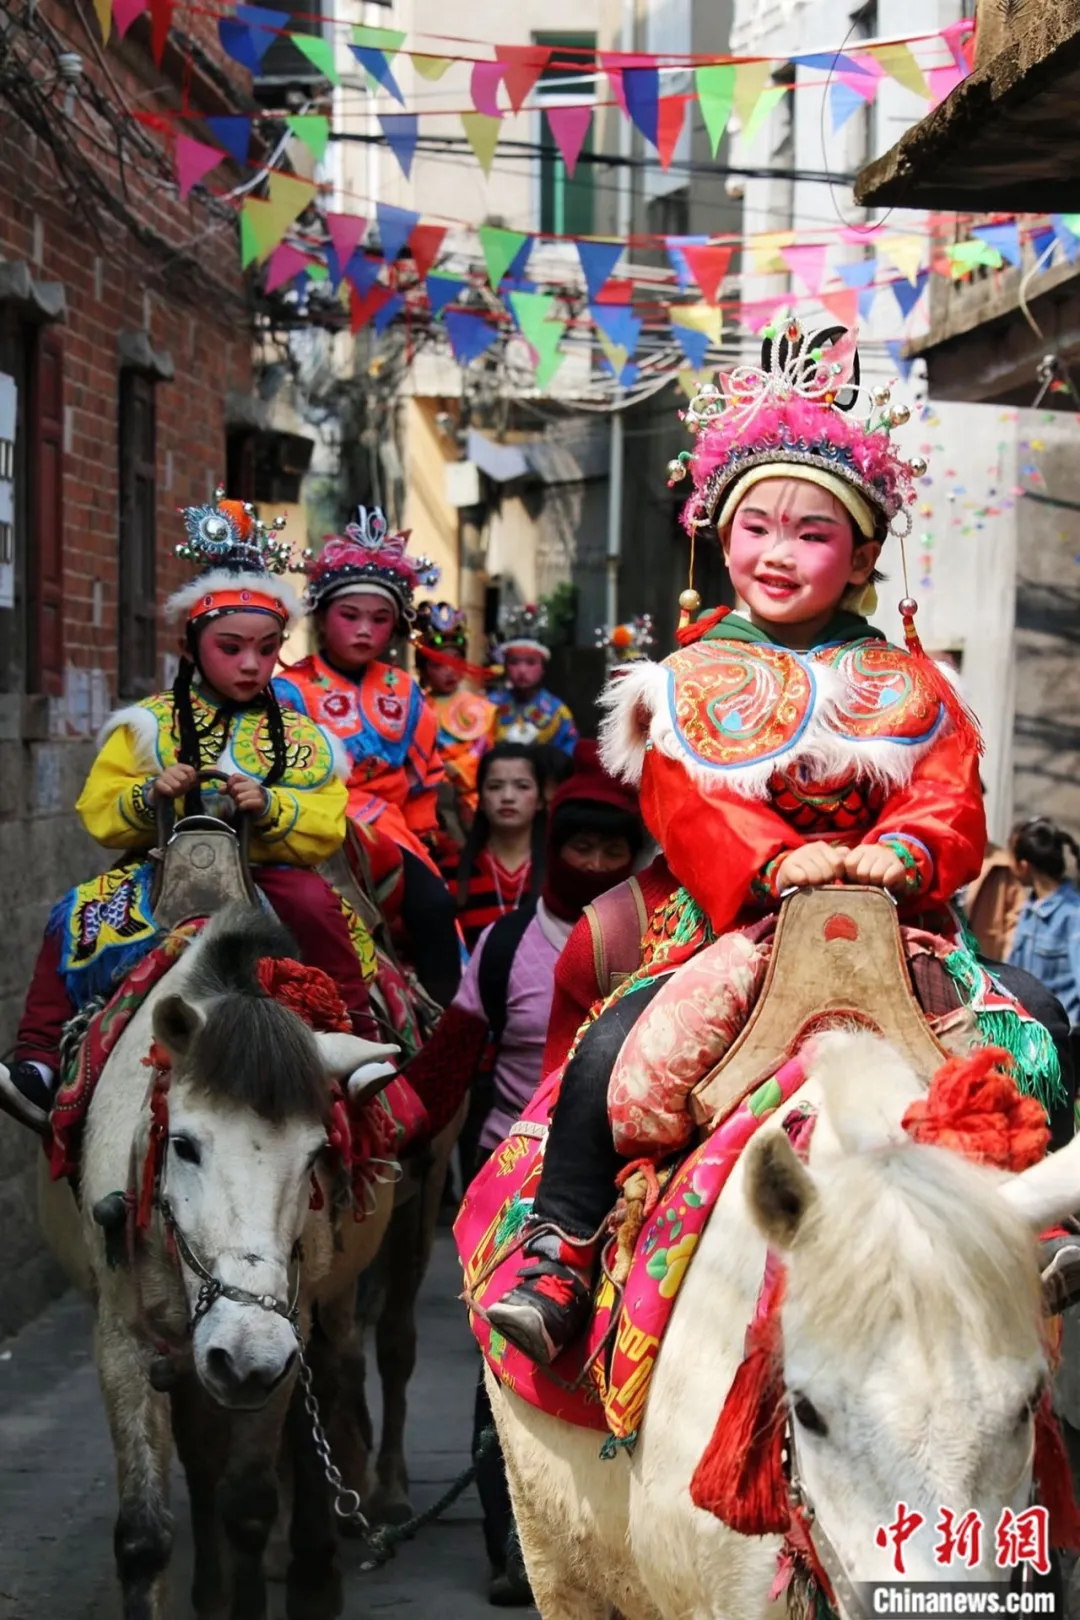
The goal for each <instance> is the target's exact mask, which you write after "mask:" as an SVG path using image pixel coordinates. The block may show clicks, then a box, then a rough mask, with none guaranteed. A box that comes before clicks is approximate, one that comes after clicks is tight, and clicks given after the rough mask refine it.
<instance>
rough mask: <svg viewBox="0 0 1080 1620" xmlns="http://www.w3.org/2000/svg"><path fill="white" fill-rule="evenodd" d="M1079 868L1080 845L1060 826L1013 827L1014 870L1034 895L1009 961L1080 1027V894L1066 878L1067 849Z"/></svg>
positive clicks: (1037, 822) (1042, 820) (1038, 821)
mask: <svg viewBox="0 0 1080 1620" xmlns="http://www.w3.org/2000/svg"><path fill="white" fill-rule="evenodd" d="M1066 849H1069V850H1070V851H1071V852H1072V857H1073V860H1074V861H1075V862H1076V864H1077V867H1078V868H1080V847H1078V846H1077V844H1076V840H1075V839H1074V838H1072V837H1071V836H1070V835H1069V834H1068V833H1067V832H1065V831H1064V830H1063V829H1062V828H1061V827H1057V826H1055V825H1054V823H1053V822H1052V821H1048V820H1047V819H1046V817H1045V816H1037V817H1036V818H1035V819H1034V820H1032V821H1022V822H1021V823H1020V824H1019V825H1018V826H1017V827H1014V828H1013V832H1012V836H1011V838H1010V839H1009V855H1010V859H1011V861H1012V868H1013V871H1014V872H1015V873H1016V875H1017V877H1018V878H1019V879H1020V881H1021V883H1023V884H1024V886H1025V888H1030V890H1031V892H1030V894H1029V895H1028V897H1027V899H1026V900H1025V901H1024V906H1023V909H1022V911H1021V912H1020V917H1019V920H1018V922H1017V924H1016V933H1015V935H1014V936H1013V945H1012V950H1011V951H1010V952H1009V962H1010V964H1011V965H1012V966H1015V967H1022V968H1026V969H1027V971H1028V972H1029V973H1033V974H1034V975H1035V977H1036V978H1037V979H1041V980H1042V982H1043V984H1044V985H1045V986H1046V988H1047V989H1048V990H1052V991H1053V993H1054V995H1055V996H1057V998H1058V1000H1059V1001H1060V1002H1061V1003H1062V1004H1063V1006H1064V1007H1065V1010H1066V1012H1067V1013H1068V1015H1069V1023H1070V1024H1072V1025H1074V1026H1075V1025H1078V1024H1080V890H1078V889H1077V888H1076V885H1075V884H1074V883H1072V882H1071V881H1070V880H1069V879H1068V878H1067V877H1066V876H1065V851H1066Z"/></svg>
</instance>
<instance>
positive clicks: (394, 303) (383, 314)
mask: <svg viewBox="0 0 1080 1620" xmlns="http://www.w3.org/2000/svg"><path fill="white" fill-rule="evenodd" d="M404 308H405V300H404V298H402V296H401V294H400V293H397V292H396V293H394V294H393V295H392V296H391V297H390V298H388V299H387V300H386V303H385V304H381V305H380V306H379V308H378V309H377V310H376V311H375V313H374V315H373V316H372V317H371V324H372V326H373V327H374V328H375V330H376V332H385V331H386V328H387V327H388V326H389V325H390V322H391V321H392V320H393V318H394V316H395V315H396V314H397V313H398V311H399V310H402V309H404Z"/></svg>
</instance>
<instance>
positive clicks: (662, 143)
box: [656, 96, 686, 169]
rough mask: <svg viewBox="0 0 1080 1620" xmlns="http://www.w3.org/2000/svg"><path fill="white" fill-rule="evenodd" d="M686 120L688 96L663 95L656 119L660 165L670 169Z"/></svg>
mask: <svg viewBox="0 0 1080 1620" xmlns="http://www.w3.org/2000/svg"><path fill="white" fill-rule="evenodd" d="M685 122H686V97H685V96H661V97H660V111H659V113H658V115H657V120H656V150H657V152H658V153H659V155H660V167H661V168H662V169H669V168H670V167H671V160H672V158H673V157H674V156H675V148H676V147H677V146H678V144H679V136H680V135H681V134H682V132H683V124H684V123H685Z"/></svg>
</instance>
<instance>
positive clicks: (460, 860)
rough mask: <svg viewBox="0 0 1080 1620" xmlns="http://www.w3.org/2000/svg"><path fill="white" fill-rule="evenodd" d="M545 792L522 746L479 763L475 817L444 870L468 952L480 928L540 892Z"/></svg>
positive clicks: (540, 772)
mask: <svg viewBox="0 0 1080 1620" xmlns="http://www.w3.org/2000/svg"><path fill="white" fill-rule="evenodd" d="M544 790H545V774H544V769H543V757H542V755H541V754H540V752H539V751H538V750H537V749H535V748H529V747H527V746H526V745H525V744H524V743H496V744H495V747H494V748H493V749H492V750H491V752H490V753H488V754H485V755H484V757H483V759H482V760H481V761H480V769H479V772H478V775H477V791H478V794H479V809H478V810H477V813H476V818H475V820H474V821H473V824H472V826H471V828H470V829H469V835H468V837H467V838H466V840H465V847H464V849H462V850H461V852H460V854H459V855H457V857H456V858H455V859H454V860H453V861H452V862H451V863H450V864H449V865H447V866H445V867H444V868H443V870H444V873H445V874H446V878H447V882H448V884H449V887H450V892H451V894H453V896H454V899H455V902H456V904H457V913H458V920H459V922H460V924H461V930H462V933H463V935H464V937H465V949H466V950H467V951H470V952H471V951H472V950H473V948H474V947H475V945H476V942H477V940H478V939H479V938H480V935H481V934H482V933H483V932H484V929H485V928H487V927H489V926H490V925H491V924H492V923H493V922H498V920H499V918H500V917H504V916H505V915H506V914H507V912H510V911H513V910H514V909H515V908H516V907H518V906H523V905H528V904H530V903H531V902H533V901H535V899H536V897H537V896H538V894H539V893H540V886H541V884H542V883H543V879H544V841H545V836H546V825H547V824H546V813H545V802H544Z"/></svg>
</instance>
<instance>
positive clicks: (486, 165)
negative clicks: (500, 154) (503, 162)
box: [461, 112, 502, 174]
mask: <svg viewBox="0 0 1080 1620" xmlns="http://www.w3.org/2000/svg"><path fill="white" fill-rule="evenodd" d="M461 127H462V128H463V129H464V131H465V134H466V135H467V137H468V141H469V145H470V146H471V147H472V149H473V152H474V153H475V155H476V160H477V162H478V163H479V165H480V167H481V168H482V169H483V171H484V173H485V174H490V173H491V165H492V163H493V162H494V161H495V148H496V146H498V144H499V131H500V130H501V129H502V119H501V118H491V117H489V115H488V114H487V113H478V112H467V113H462V114H461Z"/></svg>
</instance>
